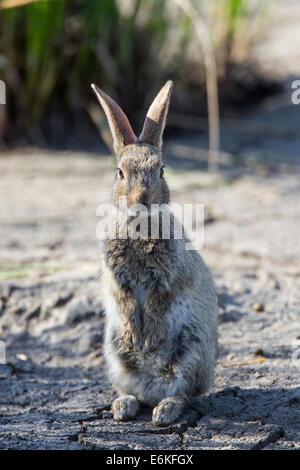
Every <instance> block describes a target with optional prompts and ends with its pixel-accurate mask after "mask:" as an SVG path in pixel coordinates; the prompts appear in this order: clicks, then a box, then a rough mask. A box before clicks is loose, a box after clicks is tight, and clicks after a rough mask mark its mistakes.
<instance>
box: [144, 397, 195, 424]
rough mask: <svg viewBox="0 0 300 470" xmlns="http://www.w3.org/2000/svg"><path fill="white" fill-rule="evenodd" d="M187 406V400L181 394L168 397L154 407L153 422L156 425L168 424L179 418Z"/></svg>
mask: <svg viewBox="0 0 300 470" xmlns="http://www.w3.org/2000/svg"><path fill="white" fill-rule="evenodd" d="M186 406H187V401H186V400H185V399H184V398H183V397H180V396H174V397H167V398H164V399H163V400H161V401H160V402H159V403H158V405H157V406H156V407H155V408H154V410H153V413H152V422H153V424H155V425H156V426H168V425H169V424H172V423H174V421H176V420H177V418H179V416H180V415H181V414H182V413H183V411H184V409H185V408H186Z"/></svg>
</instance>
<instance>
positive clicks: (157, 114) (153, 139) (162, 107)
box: [138, 80, 173, 150]
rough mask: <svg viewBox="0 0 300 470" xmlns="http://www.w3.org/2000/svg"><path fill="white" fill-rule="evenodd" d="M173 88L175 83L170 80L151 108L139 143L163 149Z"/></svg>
mask: <svg viewBox="0 0 300 470" xmlns="http://www.w3.org/2000/svg"><path fill="white" fill-rule="evenodd" d="M172 88H173V82H172V81H171V80H169V81H168V82H167V83H166V84H165V86H164V87H163V88H162V89H161V90H160V92H159V93H158V95H157V96H156V98H155V100H154V101H153V103H152V104H151V106H150V108H149V111H148V113H147V116H146V119H145V122H144V127H143V130H142V133H141V135H140V136H139V139H138V140H139V142H145V143H147V144H150V145H153V146H154V147H157V148H158V150H160V149H161V147H162V135H163V132H164V128H165V124H166V118H167V114H168V108H169V103H170V97H171V93H172Z"/></svg>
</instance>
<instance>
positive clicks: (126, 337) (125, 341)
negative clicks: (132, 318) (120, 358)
mask: <svg viewBox="0 0 300 470" xmlns="http://www.w3.org/2000/svg"><path fill="white" fill-rule="evenodd" d="M142 344H143V338H142V334H141V333H140V332H139V331H136V332H135V331H132V329H131V328H124V330H123V334H122V350H123V351H140V350H141V349H142Z"/></svg>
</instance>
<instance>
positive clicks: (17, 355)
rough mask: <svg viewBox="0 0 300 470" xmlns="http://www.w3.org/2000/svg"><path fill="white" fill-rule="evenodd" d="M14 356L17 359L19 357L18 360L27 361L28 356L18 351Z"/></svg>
mask: <svg viewBox="0 0 300 470" xmlns="http://www.w3.org/2000/svg"><path fill="white" fill-rule="evenodd" d="M16 358H17V359H20V361H24V362H25V361H28V356H26V354H23V353H19V354H16Z"/></svg>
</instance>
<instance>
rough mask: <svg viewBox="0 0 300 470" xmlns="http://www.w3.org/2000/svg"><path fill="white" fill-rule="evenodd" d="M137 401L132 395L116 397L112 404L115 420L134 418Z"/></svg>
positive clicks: (136, 411)
mask: <svg viewBox="0 0 300 470" xmlns="http://www.w3.org/2000/svg"><path fill="white" fill-rule="evenodd" d="M139 407H140V405H139V402H138V400H137V399H136V398H135V396H134V395H124V396H122V397H119V398H116V399H115V400H114V401H113V404H112V412H113V415H114V420H115V421H126V420H127V419H130V418H134V417H135V416H136V415H137V413H138V411H139Z"/></svg>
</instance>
